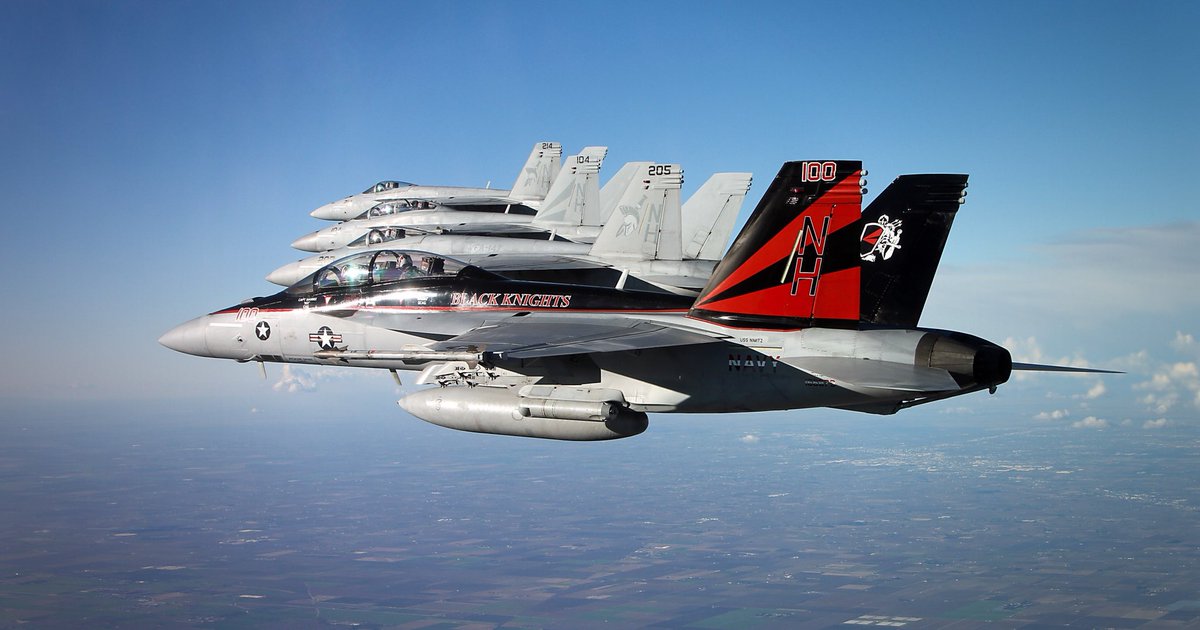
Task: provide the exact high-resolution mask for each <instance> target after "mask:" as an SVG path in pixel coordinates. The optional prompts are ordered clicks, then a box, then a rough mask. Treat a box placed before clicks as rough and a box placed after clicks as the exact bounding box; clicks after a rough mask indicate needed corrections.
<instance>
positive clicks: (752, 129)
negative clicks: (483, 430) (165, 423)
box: [0, 2, 1200, 429]
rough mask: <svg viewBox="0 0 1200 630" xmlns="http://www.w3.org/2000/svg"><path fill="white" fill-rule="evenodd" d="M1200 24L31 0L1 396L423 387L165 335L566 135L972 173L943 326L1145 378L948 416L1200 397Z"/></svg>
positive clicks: (983, 402) (1012, 388)
mask: <svg viewBox="0 0 1200 630" xmlns="http://www.w3.org/2000/svg"><path fill="white" fill-rule="evenodd" d="M1198 26H1200V8H1198V7H1197V6H1196V5H1195V3H1187V2H1156V3H1146V4H1142V5H1136V6H1135V5H1130V4H1128V3H1116V2H1057V3H1042V2H1005V3H995V4H992V5H984V4H980V3H951V2H945V3H938V2H909V3H882V2H878V3H877V2H859V3H849V4H847V3H842V4H834V5H818V4H815V3H812V4H810V3H794V2H780V3H758V4H744V3H743V4H735V3H699V4H698V3H686V2H657V3H627V2H608V3H596V4H594V5H590V6H580V5H579V4H577V3H573V4H564V3H554V4H550V3H520V4H516V3H503V2H458V3H428V4H415V3H396V2H385V3H369V2H353V3H326V2H321V3H317V2H314V3H292V2H288V3H267V2H250V3H233V2H225V3H212V2H195V3H191V2H188V3H185V2H144V3H143V2H73V3H59V2H8V3H2V4H0V139H2V141H3V146H4V147H5V150H4V151H3V152H0V191H3V198H4V202H3V208H4V217H5V220H6V222H7V225H6V229H5V234H6V235H7V236H8V238H7V239H6V240H7V243H6V245H7V247H6V248H5V249H4V252H3V254H2V255H3V257H4V263H5V266H6V267H7V268H8V269H9V270H10V274H11V275H9V276H8V279H7V281H6V282H5V287H6V289H7V291H6V292H7V293H8V295H9V296H10V298H11V300H10V301H11V302H12V303H13V306H10V308H8V309H6V314H5V316H4V318H5V325H6V326H5V327H6V329H8V330H9V332H10V335H12V337H13V338H12V339H10V342H9V349H8V350H9V360H8V361H6V362H5V368H4V370H5V374H4V376H5V378H4V379H3V384H0V400H2V401H4V402H5V403H6V404H7V405H9V407H10V408H20V406H22V405H24V406H28V407H31V408H33V407H36V408H38V409H54V408H56V407H63V408H66V407H68V406H70V407H71V408H77V407H80V406H82V407H86V406H87V405H89V404H95V403H104V404H113V403H124V404H139V405H157V406H161V407H170V406H172V405H178V404H181V403H183V404H188V405H196V406H197V407H204V406H206V405H207V406H211V405H217V404H220V405H225V406H227V408H228V409H231V410H234V409H236V410H243V411H245V410H249V409H257V410H265V409H273V408H286V407H287V406H288V405H294V404H297V403H295V402H294V401H293V400H292V399H294V398H297V397H298V398H301V399H304V398H305V396H307V399H308V400H310V401H311V400H313V399H316V398H318V397H325V398H326V399H329V400H334V401H337V400H344V399H346V398H353V399H354V400H356V401H357V402H358V403H359V404H363V403H368V404H376V403H377V404H379V405H380V406H382V405H386V404H389V401H390V399H394V398H395V395H396V393H395V391H394V390H393V388H392V386H391V384H390V380H387V379H386V378H384V377H381V376H378V375H375V374H365V375H364V374H362V373H353V374H347V375H336V376H331V375H329V374H326V373H324V372H322V373H313V372H304V371H302V370H296V371H291V370H289V371H288V372H287V373H286V376H287V378H286V379H284V380H283V381H282V385H280V382H281V377H280V372H281V370H280V368H279V366H273V367H272V371H273V373H272V374H271V377H270V378H269V379H268V380H267V381H266V382H263V381H262V380H261V379H259V378H258V376H257V369H256V368H253V367H250V366H238V365H234V364H232V363H226V362H219V361H213V360H203V359H198V358H194V357H186V356H183V355H178V354H175V353H172V352H170V351H168V350H166V349H164V348H161V347H159V346H158V345H157V344H156V343H155V339H156V338H157V337H158V335H159V334H161V333H162V332H163V331H165V330H166V329H168V328H170V327H171V326H173V325H175V324H176V323H179V322H181V321H183V320H185V319H188V318H190V317H192V316H195V315H197V314H200V313H203V312H208V311H211V310H213V309H215V308H218V307H221V306H226V305H229V304H232V303H234V302H237V301H238V300H240V299H242V298H245V297H248V296H251V295H261V294H265V293H267V292H270V291H273V287H272V285H269V284H268V283H266V281H265V280H263V276H264V275H265V274H266V273H268V272H269V271H271V270H272V269H274V268H276V267H277V266H279V265H280V264H282V263H284V262H287V261H289V260H293V259H296V258H299V257H300V253H299V252H296V251H294V250H291V249H290V248H289V247H288V243H290V242H291V241H292V240H293V239H294V238H296V237H297V236H299V235H301V234H304V233H306V232H309V231H311V230H313V229H316V228H317V227H320V225H321V222H319V221H316V220H315V219H311V218H310V217H308V212H309V211H310V210H311V209H313V208H315V207H317V206H318V205H321V204H322V203H325V202H327V201H330V200H333V199H335V198H338V197H341V196H344V195H346V194H349V193H353V192H358V191H360V190H362V189H363V188H365V187H366V186H368V185H369V184H371V183H373V182H375V181H377V180H379V179H384V178H398V179H406V180H410V181H416V182H420V183H429V184H449V185H483V184H486V183H488V182H491V183H492V184H493V185H494V186H497V187H507V186H508V185H509V184H510V182H511V181H512V179H513V177H514V176H515V174H516V171H517V169H518V167H519V166H520V163H521V161H522V160H523V159H524V157H525V155H526V154H527V152H528V150H529V146H530V145H531V144H532V143H533V142H535V141H538V140H557V141H560V142H562V143H563V145H564V148H565V150H566V151H567V152H571V151H574V150H577V149H578V148H580V147H581V146H584V145H587V144H603V145H607V146H609V147H610V151H609V158H608V160H609V161H608V164H609V165H610V166H612V165H617V164H620V163H622V162H625V161H629V160H643V159H645V160H657V161H662V162H678V163H681V164H683V166H684V168H685V170H686V172H687V180H686V181H685V184H684V195H685V196H686V195H687V194H689V193H690V192H691V191H692V190H694V189H695V187H697V186H698V185H699V184H700V183H701V182H703V181H704V179H705V178H707V176H708V174H710V173H712V172H715V171H720V170H747V171H752V172H753V173H754V174H755V182H756V183H755V186H754V188H752V189H751V193H750V198H751V200H754V199H757V195H758V194H760V193H761V191H762V190H763V188H764V187H765V184H766V183H767V182H769V181H770V178H771V177H773V175H774V173H775V172H776V171H777V170H778V167H779V165H780V163H782V162H783V161H785V160H790V159H811V158H816V159H822V158H850V159H862V160H864V162H865V163H866V165H867V168H868V169H869V171H870V172H871V175H870V176H869V177H868V179H869V180H870V181H871V183H870V185H869V186H868V188H870V189H871V190H872V191H873V192H877V191H879V190H882V188H883V187H884V186H885V185H886V184H887V182H888V181H890V180H891V178H892V177H894V176H895V175H897V174H900V173H911V172H939V171H942V172H947V171H948V172H967V173H970V174H971V188H970V195H969V197H968V203H967V205H966V206H965V207H964V209H963V211H962V212H961V213H960V215H959V218H958V220H957V222H956V225H955V228H954V232H953V234H952V236H951V239H950V244H949V245H948V247H947V250H946V254H945V257H944V259H943V267H942V271H941V272H940V274H939V277H938V281H937V283H935V286H934V290H933V294H932V295H931V298H930V302H929V306H928V308H927V311H926V318H925V320H923V323H925V324H927V325H935V326H943V327H949V328H955V329H959V330H964V331H969V332H972V333H975V334H979V335H981V336H985V337H987V338H990V339H993V340H996V341H1005V340H1009V341H1010V345H1011V346H1012V347H1013V348H1014V350H1015V351H1016V352H1017V355H1018V358H1022V356H1024V358H1028V359H1032V358H1034V357H1035V356H1036V357H1041V359H1043V360H1046V361H1053V360H1060V359H1063V360H1081V361H1087V362H1090V363H1092V364H1100V365H1108V366H1112V367H1117V368H1119V369H1127V370H1129V371H1130V372H1131V373H1130V374H1129V375H1127V376H1123V377H1113V378H1111V379H1108V380H1104V381H1098V380H1096V379H1092V378H1068V377H1042V378H1038V379H1036V380H1022V381H1019V382H1014V383H1012V384H1010V385H1009V386H1008V387H1006V388H1003V389H1002V394H1004V395H1003V396H997V397H993V398H995V399H1004V401H1003V402H1002V403H1001V402H995V401H993V400H992V399H986V397H978V396H976V397H967V398H962V399H959V401H957V402H955V403H952V405H953V407H951V406H947V407H945V408H946V409H951V408H954V409H958V408H960V407H961V408H964V409H970V408H972V407H975V408H984V409H986V408H989V407H988V406H989V405H993V406H994V405H997V404H1004V405H1008V407H1005V409H1006V410H1010V411H1014V412H1016V413H1019V414H1024V415H1025V416H1027V417H1030V418H1032V417H1034V416H1036V415H1038V414H1042V413H1047V414H1050V415H1053V413H1052V412H1055V411H1063V410H1065V415H1062V416H1061V417H1060V418H1059V419H1060V420H1062V421H1064V422H1067V421H1070V422H1083V420H1084V419H1086V418H1088V417H1092V418H1095V419H1097V420H1105V421H1106V423H1107V424H1109V425H1110V428H1113V429H1116V428H1117V427H1119V426H1120V423H1121V422H1122V421H1123V420H1130V423H1131V425H1133V426H1138V427H1140V426H1142V425H1143V423H1144V422H1154V421H1157V420H1160V419H1162V420H1166V421H1167V423H1187V422H1195V421H1197V414H1198V410H1200V398H1197V396H1200V378H1198V377H1197V376H1196V363H1197V362H1198V361H1200V345H1197V343H1196V342H1195V336H1197V335H1200V325H1197V319H1196V316H1195V313H1196V312H1197V308H1198V307H1200V299H1198V298H1197V296H1196V287H1198V286H1200V274H1198V273H1197V272H1196V271H1195V265H1194V262H1193V260H1192V259H1193V258H1194V256H1193V255H1192V252H1193V251H1194V248H1195V242H1196V240H1195V239H1196V238H1198V237H1200V213H1198V212H1197V210H1198V208H1197V203H1196V201H1195V196H1196V195H1195V191H1194V190H1193V188H1194V184H1193V182H1194V180H1195V173H1196V172H1197V167H1198V166H1200V150H1198V149H1197V147H1200V123H1198V122H1197V116H1196V112H1197V111H1200V83H1198V82H1197V81H1196V80H1195V77H1197V76H1200V45H1198V44H1197V42H1196V38H1195V32H1196V28H1197V27H1198ZM606 170H608V172H612V170H614V169H613V168H608V169H606ZM752 205H753V204H752V203H747V204H746V210H745V211H746V212H748V210H749V208H750V207H752ZM1188 366H1190V367H1188ZM1097 382H1103V383H1104V386H1103V387H1104V389H1105V391H1104V392H1102V393H1099V394H1095V392H1096V391H1097V388H1096V385H1095V384H1096V383H1097ZM276 385H278V387H276ZM289 389H293V390H314V389H315V390H317V391H315V392H310V393H304V392H301V393H303V396H302V395H300V394H297V395H296V396H291V395H289V394H288V391H287V390H289ZM213 392H221V395H220V396H219V397H215V396H214V395H213ZM1089 394H1095V395H1094V396H1092V397H1090V398H1089V397H1087V396H1088V395H1089ZM1172 397H1173V400H1174V402H1170V401H1171V400H1172ZM216 398H219V401H218V400H214V399H216ZM1168 402H1169V403H1170V404H1167V403H1168ZM959 403H961V404H959ZM310 404H311V403H310ZM397 413H399V412H398V411H397ZM1095 426H1098V423H1097V422H1090V423H1089V422H1083V424H1082V425H1081V428H1091V427H1095Z"/></svg>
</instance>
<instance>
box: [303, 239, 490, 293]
mask: <svg viewBox="0 0 1200 630" xmlns="http://www.w3.org/2000/svg"><path fill="white" fill-rule="evenodd" d="M463 276H472V277H484V276H488V277H491V276H494V274H491V273H489V272H487V271H484V270H482V269H480V268H478V267H475V266H472V265H468V264H466V263H464V262H462V261H459V260H454V259H453V258H446V257H444V256H438V255H437V254H430V253H429V252H420V251H413V250H402V249H395V250H392V249H385V250H380V251H371V252H363V253H361V254H355V255H353V256H347V257H345V258H341V259H338V260H335V261H334V262H332V263H329V264H328V265H325V266H324V267H321V268H320V269H318V270H317V272H316V273H314V274H313V275H311V276H309V277H308V278H305V279H304V280H301V281H300V282H298V283H296V284H295V285H292V287H291V288H290V289H288V291H289V292H293V293H319V292H323V291H332V290H336V289H344V288H350V287H367V286H376V285H381V284H387V283H391V282H397V281H400V280H411V279H414V278H456V277H463Z"/></svg>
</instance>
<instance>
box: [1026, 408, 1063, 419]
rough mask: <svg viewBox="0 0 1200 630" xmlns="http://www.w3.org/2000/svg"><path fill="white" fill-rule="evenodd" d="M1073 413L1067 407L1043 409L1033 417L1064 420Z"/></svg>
mask: <svg viewBox="0 0 1200 630" xmlns="http://www.w3.org/2000/svg"><path fill="white" fill-rule="evenodd" d="M1069 415H1071V412H1070V411H1067V410H1066V409H1055V410H1053V411H1042V412H1039V413H1038V414H1037V415H1036V416H1034V417H1033V419H1034V420H1062V419H1063V418H1066V417H1067V416H1069Z"/></svg>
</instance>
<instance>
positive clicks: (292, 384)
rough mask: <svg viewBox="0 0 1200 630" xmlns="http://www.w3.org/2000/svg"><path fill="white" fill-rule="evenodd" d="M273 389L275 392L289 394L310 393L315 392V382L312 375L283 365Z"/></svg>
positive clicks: (285, 364)
mask: <svg viewBox="0 0 1200 630" xmlns="http://www.w3.org/2000/svg"><path fill="white" fill-rule="evenodd" d="M273 388H274V389H275V391H277V392H287V393H289V394H295V393H297V392H312V391H316V390H317V381H316V379H315V378H313V377H312V375H310V374H308V373H307V372H305V371H304V369H302V368H293V367H292V366H291V365H288V364H287V363H284V364H283V369H282V370H281V371H280V374H279V380H278V381H276V382H275V385H273Z"/></svg>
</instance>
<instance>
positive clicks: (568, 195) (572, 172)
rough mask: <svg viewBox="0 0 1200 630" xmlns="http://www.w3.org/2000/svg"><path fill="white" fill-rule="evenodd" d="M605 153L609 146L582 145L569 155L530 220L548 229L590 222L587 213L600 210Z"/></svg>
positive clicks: (595, 212) (590, 213)
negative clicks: (582, 146) (601, 176)
mask: <svg viewBox="0 0 1200 630" xmlns="http://www.w3.org/2000/svg"><path fill="white" fill-rule="evenodd" d="M607 154H608V147H584V148H583V150H581V151H580V152H579V155H571V156H568V157H567V159H566V160H565V163H564V164H563V167H562V170H561V171H559V174H558V177H556V178H555V179H554V184H553V185H552V186H550V192H549V193H547V194H546V199H545V200H544V201H543V202H542V204H541V208H540V209H539V210H538V213H537V216H535V217H534V219H533V223H534V224H535V225H537V226H539V227H545V228H548V229H554V228H555V227H557V226H579V225H589V224H588V223H587V220H588V217H589V216H591V215H597V214H599V213H600V167H601V166H603V165H604V156H605V155H607ZM591 225H600V223H599V222H597V223H593V224H591Z"/></svg>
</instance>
